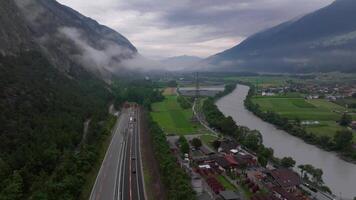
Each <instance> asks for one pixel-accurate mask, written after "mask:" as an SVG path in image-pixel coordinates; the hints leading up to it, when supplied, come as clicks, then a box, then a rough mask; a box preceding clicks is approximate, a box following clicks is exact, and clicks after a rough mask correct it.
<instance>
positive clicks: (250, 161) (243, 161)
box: [235, 152, 257, 167]
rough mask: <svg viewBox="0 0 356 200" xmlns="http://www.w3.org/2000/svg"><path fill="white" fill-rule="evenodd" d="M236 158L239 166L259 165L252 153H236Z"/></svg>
mask: <svg viewBox="0 0 356 200" xmlns="http://www.w3.org/2000/svg"><path fill="white" fill-rule="evenodd" d="M235 159H236V161H237V163H238V165H239V166H247V167H252V166H256V165H257V160H256V159H255V158H254V157H253V156H252V155H250V154H246V153H242V152H240V153H238V154H236V155H235Z"/></svg>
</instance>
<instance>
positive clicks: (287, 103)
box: [252, 97, 356, 141]
mask: <svg viewBox="0 0 356 200" xmlns="http://www.w3.org/2000/svg"><path fill="white" fill-rule="evenodd" d="M252 101H253V102H254V103H257V104H259V105H260V106H261V109H262V110H263V111H274V112H277V113H278V114H280V115H282V116H283V117H287V118H288V119H290V120H294V119H296V118H299V119H300V120H312V121H319V122H320V124H319V125H310V126H307V127H306V129H307V130H308V131H309V132H312V133H315V134H317V135H326V136H330V137H333V136H334V134H335V132H336V131H338V130H342V129H344V128H343V127H341V126H340V125H339V124H338V123H337V122H336V121H337V120H339V119H340V118H341V113H343V112H344V111H345V110H346V108H344V107H342V106H340V105H338V104H335V103H332V102H329V101H327V100H324V99H313V100H305V99H304V98H280V97H254V98H253V99H252ZM353 118H355V116H354V115H353ZM353 132H354V133H355V138H354V139H355V141H356V132H355V131H353Z"/></svg>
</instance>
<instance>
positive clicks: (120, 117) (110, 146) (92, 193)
mask: <svg viewBox="0 0 356 200" xmlns="http://www.w3.org/2000/svg"><path fill="white" fill-rule="evenodd" d="M122 118H123V115H122V114H120V116H119V117H118V119H117V121H116V124H115V127H114V130H112V138H111V142H110V145H109V147H108V149H107V150H106V153H105V156H104V161H103V164H105V160H106V158H107V156H108V152H109V151H110V149H111V148H112V144H113V141H114V137H115V135H116V131H117V129H118V127H119V124H120V121H121V120H123V119H122ZM103 164H102V165H101V166H100V169H99V173H98V175H97V177H96V179H95V183H94V185H93V188H92V191H91V193H90V197H89V199H90V200H91V199H93V198H94V200H95V194H94V193H95V191H96V187H97V184H98V179H100V175H101V173H102V170H103V167H104V166H103Z"/></svg>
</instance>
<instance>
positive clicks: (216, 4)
mask: <svg viewBox="0 0 356 200" xmlns="http://www.w3.org/2000/svg"><path fill="white" fill-rule="evenodd" d="M332 1H333V0H298V1H295V0H169V1H167V0H130V1H127V0H100V1H98V0H59V2H61V3H63V4H66V5H68V6H71V7H73V8H74V9H77V10H79V11H80V12H82V13H83V14H85V15H88V16H90V17H92V18H94V19H96V20H98V21H99V22H101V23H103V24H106V25H108V26H110V27H112V28H114V29H116V30H117V31H119V32H120V33H122V34H124V35H125V36H127V37H128V38H129V39H130V40H131V41H132V42H133V43H134V45H135V46H136V47H137V48H138V49H139V51H140V52H141V53H143V54H144V55H148V56H151V57H155V56H175V55H183V54H190V55H197V56H209V55H211V54H214V53H216V52H218V51H221V50H224V49H226V48H230V47H232V46H234V45H236V44H237V43H239V42H241V41H242V40H243V39H244V38H246V37H247V36H249V35H251V34H253V33H255V32H257V31H260V30H263V29H266V28H268V27H271V26H274V25H276V24H279V23H281V22H283V21H286V20H289V19H293V18H295V17H299V16H301V15H303V14H305V13H308V12H311V11H313V10H316V9H319V8H321V7H323V6H326V5H328V4H330V3H331V2H332Z"/></svg>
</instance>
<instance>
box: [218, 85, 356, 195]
mask: <svg viewBox="0 0 356 200" xmlns="http://www.w3.org/2000/svg"><path fill="white" fill-rule="evenodd" d="M248 91H249V88H248V87H247V86H243V85H238V86H237V88H236V89H235V90H234V91H233V92H232V93H230V94H229V95H227V96H225V97H223V98H221V99H220V100H218V101H217V103H216V104H217V106H218V108H219V110H220V111H222V112H223V113H224V115H225V116H232V118H233V119H234V121H235V122H236V123H237V124H238V125H239V126H245V127H248V128H250V129H252V130H254V129H256V130H259V131H260V132H261V134H262V136H263V144H264V145H265V146H266V147H270V148H272V149H274V155H275V156H276V157H287V156H288V157H292V158H293V159H295V161H296V162H297V165H300V164H312V165H313V166H315V167H317V168H321V169H322V170H323V171H324V182H325V184H326V185H328V186H329V187H330V188H331V190H332V191H333V193H334V194H337V195H340V193H341V195H342V196H343V197H348V199H352V198H353V197H354V196H356V193H355V191H354V188H353V186H354V185H356V167H355V165H353V164H351V163H347V162H345V161H343V160H341V159H340V158H339V157H338V156H337V155H336V154H334V153H331V152H326V151H324V150H321V149H319V148H317V147H315V146H313V145H309V144H307V143H305V142H304V141H302V140H301V139H299V138H296V137H293V136H291V135H290V134H287V133H286V132H285V131H282V130H279V129H277V128H276V127H275V126H274V125H271V124H269V123H266V122H264V121H263V120H261V119H260V118H258V117H256V116H255V115H254V114H253V113H251V112H250V111H248V110H247V109H246V108H245V106H244V101H245V97H246V96H247V94H248Z"/></svg>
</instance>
